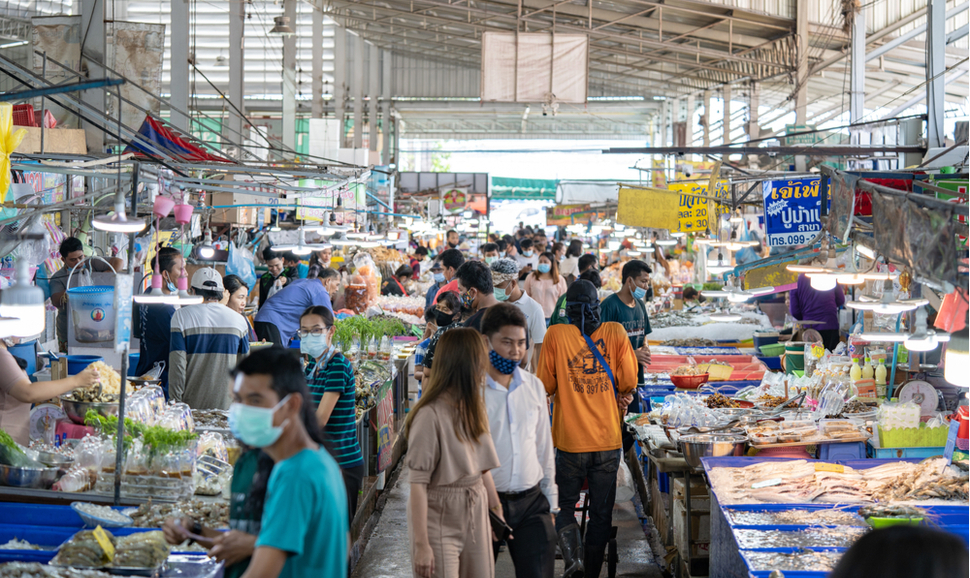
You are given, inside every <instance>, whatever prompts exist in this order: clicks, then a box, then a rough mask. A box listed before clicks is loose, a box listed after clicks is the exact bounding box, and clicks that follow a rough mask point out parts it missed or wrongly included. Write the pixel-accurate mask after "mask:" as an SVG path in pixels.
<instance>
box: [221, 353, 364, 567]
mask: <svg viewBox="0 0 970 578" xmlns="http://www.w3.org/2000/svg"><path fill="white" fill-rule="evenodd" d="M234 379H235V382H234V384H233V397H234V399H235V403H233V404H232V407H230V408H229V428H230V430H231V431H232V433H233V435H234V436H235V437H236V438H237V439H239V441H241V442H243V443H244V444H246V445H248V446H251V447H259V448H262V449H263V451H264V452H266V454H267V455H269V456H270V457H271V458H273V461H275V462H276V465H275V466H274V467H273V473H272V474H271V475H270V478H269V484H268V487H267V490H266V501H265V503H264V506H263V518H262V525H261V528H260V530H259V537H258V538H257V540H256V551H255V552H254V553H253V557H252V560H251V561H250V563H249V568H248V569H247V570H246V573H245V574H244V575H243V577H244V578H257V577H258V578H277V577H282V578H304V577H305V578H311V577H312V578H319V577H321V576H334V577H341V576H346V575H347V537H348V529H349V528H348V514H347V495H346V491H345V490H344V483H343V477H342V476H341V474H340V467H339V466H337V462H336V461H335V460H334V459H333V458H332V457H331V456H330V454H329V453H328V452H327V450H326V449H325V448H324V446H323V443H322V442H323V436H322V434H321V432H320V427H319V425H317V419H316V415H315V413H314V411H313V406H312V404H311V403H310V391H309V389H308V388H307V385H306V378H305V377H304V374H303V368H302V367H301V364H300V362H299V360H298V359H297V358H296V357H295V356H294V355H293V354H292V353H291V352H290V351H289V350H286V349H282V348H268V349H262V350H259V351H256V352H255V353H253V354H251V355H250V356H249V357H247V358H246V359H244V360H243V361H242V362H240V363H239V365H238V366H237V367H236V371H235V375H234Z"/></svg>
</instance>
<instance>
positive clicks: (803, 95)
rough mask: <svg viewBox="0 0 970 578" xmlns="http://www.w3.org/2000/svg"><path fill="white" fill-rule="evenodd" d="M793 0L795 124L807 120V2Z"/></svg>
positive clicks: (808, 0)
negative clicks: (795, 45)
mask: <svg viewBox="0 0 970 578" xmlns="http://www.w3.org/2000/svg"><path fill="white" fill-rule="evenodd" d="M809 2H810V0H795V41H796V42H797V43H798V44H797V47H796V49H795V54H796V64H795V85H796V90H795V124H799V125H803V124H805V123H806V122H808V3H809Z"/></svg>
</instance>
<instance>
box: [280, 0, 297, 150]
mask: <svg viewBox="0 0 970 578" xmlns="http://www.w3.org/2000/svg"><path fill="white" fill-rule="evenodd" d="M296 2H297V0H284V1H283V15H284V16H286V17H287V18H289V19H290V20H289V22H290V26H292V27H293V29H294V31H296V30H298V27H297V25H296ZM282 104H283V130H282V135H283V146H285V147H288V148H290V149H291V150H295V149H296V34H294V35H293V36H284V37H283V103H282Z"/></svg>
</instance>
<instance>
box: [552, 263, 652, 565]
mask: <svg viewBox="0 0 970 578" xmlns="http://www.w3.org/2000/svg"><path fill="white" fill-rule="evenodd" d="M566 313H567V315H568V316H569V324H568V325H553V326H551V327H549V331H548V332H547V333H546V338H545V341H543V347H542V352H541V354H540V358H539V363H538V366H537V368H536V375H537V376H538V377H539V379H540V380H542V383H543V385H544V386H545V388H546V393H548V394H549V395H552V396H554V397H553V414H552V439H553V443H554V445H555V446H556V485H557V486H559V509H560V513H559V515H558V516H556V530H557V532H558V533H559V545H560V549H561V550H562V554H563V560H564V562H565V566H566V572H565V574H564V576H565V577H566V578H580V577H582V576H584V575H585V576H599V573H600V569H601V568H602V566H603V558H604V556H605V553H606V545H607V543H608V542H609V539H610V527H611V526H612V525H613V504H614V502H615V501H616V472H617V469H618V468H619V466H620V459H621V449H620V448H621V447H622V445H623V442H622V438H621V430H620V417H621V413H622V412H623V411H624V410H625V409H626V406H627V405H628V404H629V403H630V401H631V400H632V399H633V396H632V395H631V393H632V392H633V390H634V388H635V387H636V384H637V358H636V355H634V353H633V348H632V347H631V346H630V340H629V338H628V337H627V334H626V331H625V330H624V329H623V326H622V325H620V324H619V323H612V322H609V323H600V317H599V298H598V295H597V291H596V287H594V286H593V284H592V283H590V282H589V281H586V280H580V281H576V282H575V283H573V284H572V285H571V286H570V287H569V290H568V291H566ZM586 336H588V338H589V340H587V337H586ZM590 341H592V344H593V346H595V347H596V349H597V350H598V351H599V354H600V355H599V356H598V355H597V354H596V353H594V352H593V350H592V348H591V347H590V343H589V342H590ZM600 356H602V358H603V359H604V360H605V361H606V365H607V366H609V367H604V366H603V364H602V363H601V362H600V360H599V359H600ZM611 374H612V376H611ZM611 377H612V378H611ZM587 480H588V482H589V526H588V527H587V529H586V544H585V548H584V544H583V540H582V536H581V535H580V532H579V526H578V525H577V524H576V518H575V510H576V501H577V500H578V499H579V492H580V490H581V489H582V487H583V482H584V481H587Z"/></svg>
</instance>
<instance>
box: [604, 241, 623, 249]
mask: <svg viewBox="0 0 970 578" xmlns="http://www.w3.org/2000/svg"><path fill="white" fill-rule="evenodd" d="M621 244H622V243H620V241H608V242H607V247H609V248H610V251H619V250H620V245H621Z"/></svg>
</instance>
